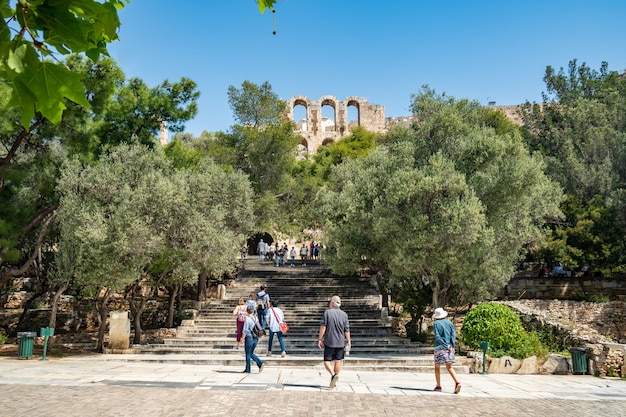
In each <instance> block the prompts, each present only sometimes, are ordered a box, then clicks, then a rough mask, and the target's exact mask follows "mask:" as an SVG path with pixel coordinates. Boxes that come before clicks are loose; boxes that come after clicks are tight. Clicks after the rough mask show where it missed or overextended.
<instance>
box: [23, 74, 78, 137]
mask: <svg viewBox="0 0 626 417" xmlns="http://www.w3.org/2000/svg"><path fill="white" fill-rule="evenodd" d="M14 85H15V88H16V90H17V92H18V95H19V98H20V102H21V104H22V106H23V112H24V114H22V120H21V122H22V124H23V125H24V126H25V127H28V125H29V124H30V121H31V120H32V118H33V116H34V114H33V113H32V112H31V111H30V109H31V106H32V105H33V104H34V107H35V110H36V111H39V112H40V113H41V114H42V115H43V116H44V117H46V118H47V119H48V120H50V121H51V122H52V123H58V122H60V121H61V117H62V115H63V110H65V108H66V106H65V104H64V102H63V100H64V99H65V98H67V99H69V100H72V101H73V102H75V103H77V104H80V105H82V106H85V107H87V108H89V107H90V106H89V102H88V101H87V99H86V98H85V90H84V87H83V84H82V82H81V77H80V75H79V74H75V73H73V72H71V71H70V70H69V69H67V68H66V67H64V66H62V65H59V64H55V63H52V62H41V63H39V65H38V66H36V65H34V64H33V65H29V66H28V67H27V68H26V70H25V71H24V72H22V73H20V74H19V75H18V76H17V77H16V78H15V80H14ZM33 97H34V103H33Z"/></svg>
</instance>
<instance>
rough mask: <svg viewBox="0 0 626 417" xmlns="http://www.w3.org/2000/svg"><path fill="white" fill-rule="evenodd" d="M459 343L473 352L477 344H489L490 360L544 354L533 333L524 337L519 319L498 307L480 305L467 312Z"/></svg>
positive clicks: (491, 304) (508, 310) (507, 308)
mask: <svg viewBox="0 0 626 417" xmlns="http://www.w3.org/2000/svg"><path fill="white" fill-rule="evenodd" d="M460 339H461V341H462V343H463V344H464V345H466V346H467V347H469V348H471V349H474V350H477V349H478V348H479V346H480V342H482V341H486V342H489V347H490V350H491V355H492V356H505V355H508V356H512V357H514V358H519V359H521V358H525V357H527V356H532V355H539V356H542V355H543V354H545V351H546V349H545V348H544V347H543V346H542V344H541V341H540V340H539V336H538V335H537V333H535V332H533V333H530V334H529V333H528V332H526V330H525V329H524V326H522V321H521V320H520V318H519V316H518V315H517V314H516V313H515V312H514V311H513V310H511V309H510V308H509V307H507V306H505V305H503V304H498V303H486V304H481V305H479V306H477V307H475V308H474V309H472V310H470V311H469V312H468V313H467V315H466V316H465V319H464V320H463V328H462V329H461V337H460Z"/></svg>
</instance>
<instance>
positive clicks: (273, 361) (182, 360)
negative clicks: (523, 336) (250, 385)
mask: <svg viewBox="0 0 626 417" xmlns="http://www.w3.org/2000/svg"><path fill="white" fill-rule="evenodd" d="M131 350H132V349H131ZM107 353H112V352H107ZM137 353H139V351H138V352H137ZM256 353H258V352H256ZM109 356H111V360H115V361H124V362H146V363H169V364H172V363H174V364H188V365H222V366H236V367H241V368H242V369H243V368H244V367H245V355H244V352H243V350H240V351H237V353H236V354H233V353H232V352H231V353H230V354H223V355H215V354H176V355H165V354H158V353H157V354H154V353H141V354H126V355H109ZM261 359H262V360H263V361H264V363H265V366H267V367H284V368H290V367H294V368H302V367H308V368H316V369H320V371H322V370H323V369H324V367H323V364H322V356H321V354H320V353H319V352H318V353H317V354H315V355H294V354H289V353H288V354H287V356H286V357H284V358H282V357H281V356H280V355H272V356H269V357H268V356H261ZM343 366H344V369H350V370H355V371H392V372H393V371H397V372H415V373H432V372H433V358H432V355H419V354H418V355H389V356H386V357H382V356H373V355H358V354H351V355H349V356H347V357H346V358H345V359H344V362H343ZM454 369H455V371H456V372H457V373H458V374H468V373H469V368H468V367H466V366H460V365H455V366H454Z"/></svg>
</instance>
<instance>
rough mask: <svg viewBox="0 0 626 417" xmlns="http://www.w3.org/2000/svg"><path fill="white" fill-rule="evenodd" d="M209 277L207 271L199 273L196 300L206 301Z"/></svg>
mask: <svg viewBox="0 0 626 417" xmlns="http://www.w3.org/2000/svg"><path fill="white" fill-rule="evenodd" d="M208 279H209V277H208V275H207V274H206V273H205V272H202V273H201V274H200V275H198V295H197V296H196V301H206V299H207V281H208Z"/></svg>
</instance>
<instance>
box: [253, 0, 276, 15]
mask: <svg viewBox="0 0 626 417" xmlns="http://www.w3.org/2000/svg"><path fill="white" fill-rule="evenodd" d="M274 3H276V0H257V4H258V6H259V11H260V12H261V14H263V13H265V9H270V10H274Z"/></svg>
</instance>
